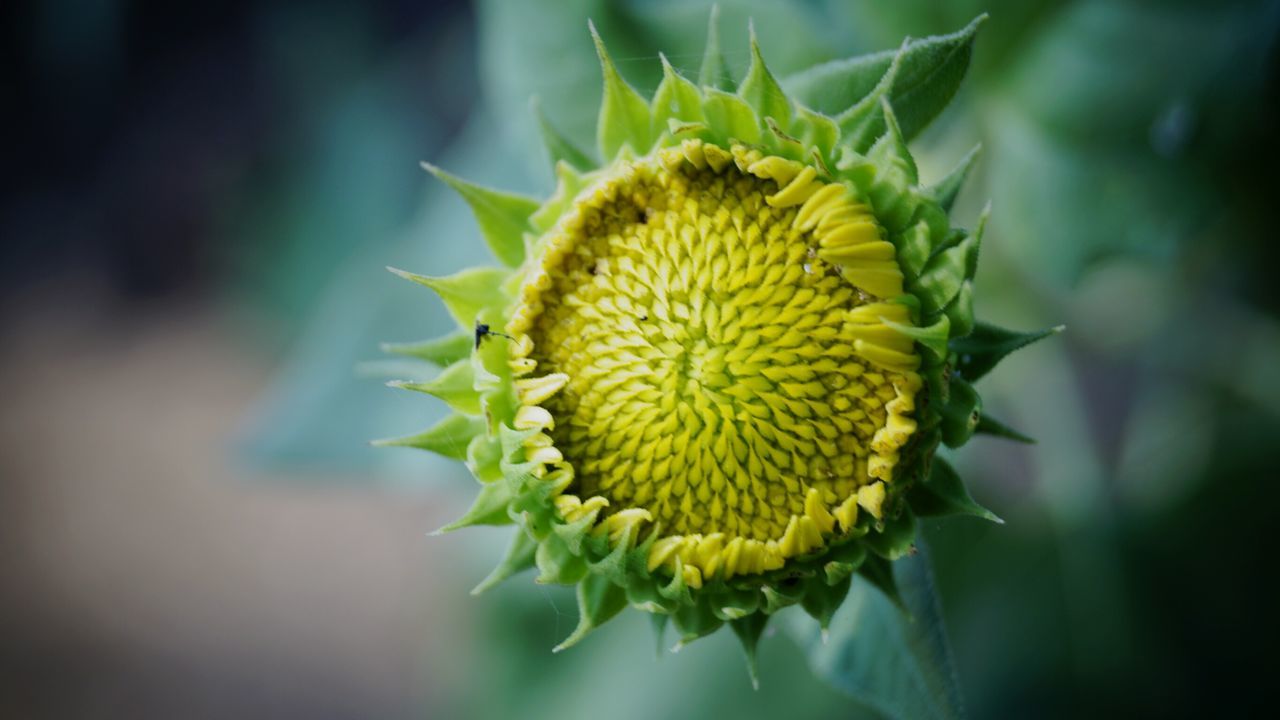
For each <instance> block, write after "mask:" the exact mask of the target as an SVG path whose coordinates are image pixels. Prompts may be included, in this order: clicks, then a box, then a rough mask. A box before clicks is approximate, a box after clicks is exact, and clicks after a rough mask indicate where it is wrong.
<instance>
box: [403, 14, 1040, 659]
mask: <svg viewBox="0 0 1280 720" xmlns="http://www.w3.org/2000/svg"><path fill="white" fill-rule="evenodd" d="M981 20H982V19H981V18H979V19H978V20H976V21H975V22H974V23H973V24H971V25H970V26H969V27H967V28H965V29H964V30H962V31H961V32H959V33H957V34H956V35H955V36H951V40H952V41H955V42H953V43H952V44H953V45H956V46H957V47H962V48H964V50H965V52H966V53H967V52H968V47H969V46H970V44H971V42H972V39H973V36H974V32H975V31H976V29H977V27H978V25H979V24H980V23H981ZM714 28H715V25H714V18H713V23H712V32H711V34H710V37H711V39H712V42H709V43H708V45H709V47H708V52H707V56H706V60H704V65H703V71H702V72H701V73H700V78H699V82H697V83H695V82H693V81H690V80H688V79H686V78H685V77H683V76H682V75H681V74H680V73H679V72H678V71H677V70H676V69H675V68H673V67H672V66H671V65H670V63H668V62H667V61H666V59H665V57H664V58H662V65H663V79H662V81H661V84H660V85H659V86H658V88H657V90H656V92H655V94H654V96H653V97H652V98H651V99H646V98H645V97H644V96H642V95H641V94H640V93H639V92H637V91H636V90H635V89H634V88H632V87H631V86H630V85H628V84H627V83H626V81H625V80H624V79H623V78H622V76H621V75H620V74H619V72H618V70H617V68H616V67H615V66H614V64H613V62H612V60H611V59H610V57H609V54H608V52H607V50H606V48H605V46H604V43H603V42H602V41H601V40H600V37H599V35H597V34H596V32H595V29H594V27H593V28H591V34H592V37H593V38H594V40H595V45H596V50H597V53H598V55H599V58H600V64H601V67H602V69H603V75H604V97H603V101H602V106H601V109H600V116H599V123H598V131H597V136H598V137H597V141H598V150H599V157H600V158H602V159H603V161H602V162H600V163H594V162H592V161H591V160H590V159H589V158H588V156H587V154H586V153H584V152H582V151H580V150H578V149H576V148H575V146H574V145H573V143H572V142H571V141H570V140H569V139H567V138H564V137H562V136H561V135H560V134H559V133H557V132H556V131H555V129H554V128H552V127H551V126H550V124H549V123H547V122H546V120H545V119H544V118H542V117H541V115H539V119H540V122H541V124H542V127H543V131H544V136H545V138H546V140H547V143H546V144H547V146H548V148H549V149H550V151H551V154H552V156H553V158H555V159H556V160H557V162H556V171H557V178H558V182H557V187H556V190H555V192H554V193H553V194H552V196H551V197H550V198H549V199H547V200H545V201H538V200H534V199H531V198H526V197H521V196H518V195H513V194H509V193H504V192H499V191H495V190H491V189H487V188H482V187H479V186H476V185H473V184H471V183H468V182H466V181H463V180H461V179H459V178H457V177H454V176H452V175H450V174H448V173H446V172H444V171H443V170H440V169H439V168H436V167H434V166H430V165H427V166H426V168H427V170H429V171H430V172H431V173H433V174H434V175H436V176H437V177H439V178H440V179H441V180H443V181H444V182H445V183H447V184H448V185H450V186H451V187H452V188H453V189H454V190H456V191H457V192H458V193H460V194H461V196H462V197H463V198H464V199H465V200H466V201H467V202H468V203H469V205H470V206H471V208H472V210H473V211H474V214H475V216H476V219H477V221H478V224H479V228H480V231H481V233H482V234H483V236H484V237H485V239H486V240H487V242H488V244H489V246H490V247H491V249H492V250H493V254H494V255H495V256H496V258H497V260H498V261H499V262H500V263H501V264H502V267H484V268H474V269H469V270H465V271H463V272H461V273H458V274H456V275H452V276H447V277H431V276H423V275H417V274H413V273H408V272H403V271H398V270H397V271H395V272H397V273H398V274H400V275H402V276H404V277H406V278H408V279H410V280H412V281H414V282H417V283H420V284H422V285H425V286H427V287H429V288H431V289H432V290H434V291H435V292H436V293H437V294H438V295H439V296H440V298H441V299H442V300H443V301H444V303H445V305H446V306H447V308H448V310H449V312H450V313H451V314H452V316H453V317H454V318H455V319H456V320H457V322H458V324H459V326H460V328H461V330H460V331H459V332H457V333H454V334H452V335H449V336H447V337H444V338H440V339H436V340H431V341H427V342H422V343H413V344H405V345H395V346H389V349H390V350H392V351H395V352H399V353H403V354H408V355H412V356H415V357H418V358H421V359H425V360H428V361H430V362H433V363H436V364H438V365H440V366H441V367H442V370H441V372H440V373H439V374H438V375H437V376H436V377H435V378H434V379H432V380H430V381H427V382H413V383H410V382H405V383H393V384H394V385H396V386H398V387H403V388H406V389H409V390H415V391H420V392H425V393H429V394H431V395H434V396H436V397H438V398H440V399H442V400H443V401H445V402H447V403H448V404H449V405H450V406H451V407H452V408H453V410H454V411H455V412H454V413H453V414H452V415H450V416H449V417H447V418H446V419H445V420H443V421H441V422H440V423H439V424H437V425H435V426H434V427H432V428H429V429H428V430H426V431H425V432H422V433H419V434H416V435H411V436H407V437H404V438H397V439H393V440H387V441H381V444H385V445H401V446H413V447H419V448H424V449H427V450H432V451H434V452H437V453H440V454H443V455H446V456H449V457H454V458H457V459H460V460H463V461H465V462H466V464H467V467H468V468H469V469H470V470H471V472H472V473H473V474H474V476H475V478H476V479H477V480H478V481H479V483H480V492H479V496H478V498H477V500H476V501H475V504H474V506H473V507H472V508H471V509H470V510H469V511H468V512H467V513H466V515H465V516H464V517H462V518H461V519H459V520H458V521H456V522H454V523H452V524H450V525H449V526H447V527H446V528H444V530H454V529H458V528H462V527H466V526H471V525H515V526H516V530H515V533H514V538H513V541H512V544H511V547H510V549H509V551H508V553H507V555H506V557H505V558H504V559H503V560H502V562H501V563H500V564H499V566H498V567H497V569H495V570H494V571H493V573H492V574H491V575H490V576H489V577H488V578H487V579H485V580H484V582H482V583H481V584H480V586H479V587H477V588H476V592H479V591H482V590H484V589H486V588H488V587H491V586H492V585H494V584H496V583H497V582H499V581H501V580H503V579H506V578H508V577H510V576H512V575H514V574H516V573H518V572H520V571H522V570H526V569H529V568H536V569H537V572H538V575H537V582H541V583H561V584H566V585H575V586H576V587H577V596H578V604H579V610H580V620H579V623H578V625H577V628H576V629H575V630H574V631H573V633H572V634H571V635H570V636H569V637H568V638H567V639H565V640H564V642H562V643H561V644H560V645H559V646H558V647H557V648H556V650H561V649H564V648H567V647H569V646H571V645H573V644H575V643H577V642H578V641H579V640H581V639H582V638H583V637H584V636H585V635H587V634H588V633H589V632H590V631H591V630H593V629H594V628H596V627H598V626H599V625H601V624H602V623H604V622H605V621H607V620H609V619H610V618H612V617H614V616H615V615H616V614H618V613H619V612H620V611H622V610H623V609H624V608H625V607H627V606H628V605H631V606H634V607H636V608H639V609H640V610H643V611H646V612H649V613H653V614H654V615H655V616H656V617H657V618H658V619H659V622H660V623H665V622H666V621H667V620H670V621H671V622H673V623H674V625H675V627H676V629H677V631H678V632H679V635H680V642H681V643H687V642H690V641H692V640H694V639H696V638H699V637H701V636H704V635H707V634H709V633H711V632H714V631H715V630H717V629H718V628H720V627H721V626H722V625H726V624H727V625H729V626H730V628H732V630H733V631H734V632H735V633H736V635H737V636H738V637H739V638H740V640H741V641H742V644H743V646H744V648H745V649H746V652H747V656H748V658H749V660H750V661H751V663H752V666H753V668H754V657H755V647H756V643H757V640H758V638H759V637H760V634H761V631H762V630H763V628H764V627H765V624H766V622H767V621H768V619H769V617H770V616H771V615H772V614H773V613H775V612H777V611H778V610H780V609H782V608H784V607H787V606H790V605H794V604H799V605H800V606H801V607H803V608H804V610H805V611H806V612H808V613H809V614H810V615H812V616H813V617H814V618H816V619H817V621H818V622H819V623H821V624H822V625H823V627H825V626H826V623H827V622H828V621H829V620H830V618H831V616H832V614H833V613H834V612H835V610H836V608H838V607H839V605H840V603H841V602H842V600H843V599H844V597H845V595H846V594H847V593H848V590H849V587H850V584H851V583H852V582H854V580H855V578H858V579H859V581H869V582H872V583H875V584H876V585H878V586H880V587H881V588H882V589H884V590H885V591H886V592H889V593H893V572H892V567H891V564H890V563H891V561H893V560H894V559H896V558H898V557H901V556H902V555H904V554H906V553H910V552H912V550H913V542H914V540H915V537H916V517H917V516H918V515H932V514H944V513H956V512H960V513H969V514H975V515H979V516H982V517H986V518H988V519H996V518H995V516H994V515H992V514H991V513H989V512H988V511H986V510H984V509H983V508H981V507H980V506H978V505H977V504H976V503H975V502H974V501H973V500H972V499H971V498H970V496H969V494H968V492H967V491H966V490H965V488H964V486H963V484H962V483H961V481H960V479H959V478H958V476H957V475H956V473H955V472H954V470H953V469H952V468H951V467H950V466H949V465H948V464H947V463H946V462H945V461H944V460H943V459H942V458H939V457H936V455H935V452H936V450H937V449H938V447H939V445H940V444H945V445H947V446H950V447H956V446H959V445H962V444H964V443H965V442H966V441H968V440H969V438H970V436H972V435H973V434H974V433H975V432H991V433H994V434H999V435H1006V436H1011V437H1020V436H1018V435H1017V433H1015V432H1013V431H1012V430H1009V429H1008V428H1007V427H1005V426H1003V425H1001V424H1000V423H998V422H996V421H994V420H992V419H991V418H989V417H987V416H986V415H985V414H984V413H983V412H982V407H981V400H980V398H979V396H978V393H977V392H976V391H975V390H974V388H973V386H972V384H971V383H972V382H973V381H975V380H977V379H978V378H979V377H981V376H982V375H983V374H985V373H986V372H987V371H988V370H990V369H991V367H992V366H994V365H995V363H996V362H997V361H998V360H999V359H1000V358H1001V357H1003V356H1004V355H1005V354H1007V353H1008V352H1010V351H1012V350H1014V349H1016V348H1017V347H1020V346H1022V345H1025V344H1027V343H1029V342H1031V341H1033V340H1035V339H1038V338H1039V337H1043V336H1044V335H1045V334H1047V333H1032V334H1018V333H1012V332H1009V331H1005V330H1000V329H998V328H995V327H992V326H989V325H984V324H982V323H975V322H974V319H973V278H974V273H975V271H976V268H977V260H978V251H979V247H980V245H981V242H982V232H983V226H984V224H985V220H986V213H985V212H984V213H983V216H982V219H980V220H979V222H978V225H977V228H976V229H975V230H974V231H973V232H968V231H965V230H962V229H959V228H954V227H952V226H951V224H950V222H949V219H948V211H949V209H950V206H951V204H952V202H953V200H954V198H955V196H956V193H957V192H958V189H959V187H960V185H961V182H962V180H963V178H964V176H965V174H966V172H967V171H968V169H969V167H970V166H971V165H972V162H973V159H974V157H975V156H976V153H971V154H970V155H969V157H967V158H966V159H965V160H964V161H962V162H961V163H960V165H959V166H958V167H957V169H956V170H955V171H953V172H952V173H951V174H950V175H949V176H948V177H946V178H944V179H942V180H941V181H940V182H939V183H937V184H936V185H933V186H928V187H926V186H922V185H921V184H920V183H919V179H918V177H917V170H916V165H915V162H914V160H913V159H912V156H911V153H910V152H909V151H908V148H907V142H906V137H905V136H904V133H903V129H902V125H901V123H900V122H899V120H898V118H897V117H896V116H895V98H899V99H902V98H908V100H909V96H910V91H911V89H910V88H909V87H908V88H906V89H904V81H903V80H902V77H903V76H906V75H909V74H912V73H914V75H915V76H919V75H920V74H921V72H922V71H921V69H920V67H918V66H919V65H920V64H921V63H925V64H926V67H925V69H926V70H927V69H928V67H927V63H929V62H935V63H936V62H941V61H940V60H938V58H936V57H933V58H930V56H929V53H927V52H921V51H920V48H922V47H924V48H925V49H926V50H927V49H929V48H932V47H934V46H936V45H937V39H932V40H933V41H934V45H929V44H928V42H929V41H923V43H922V42H921V41H917V42H915V43H912V42H906V43H904V44H903V45H902V47H901V48H900V49H899V50H898V51H897V52H896V53H892V54H891V56H889V57H881V58H879V60H882V61H883V62H882V64H883V65H885V67H883V74H882V75H881V76H880V78H879V80H878V82H875V83H874V84H873V86H872V87H870V88H869V89H868V90H867V91H866V92H865V94H864V95H863V96H862V97H859V98H857V99H856V100H855V101H854V102H852V103H851V104H850V105H849V107H848V108H847V109H845V110H844V111H843V112H840V113H838V114H836V115H834V116H832V115H827V114H823V113H820V112H817V111H814V110H811V109H809V108H806V107H805V106H803V105H802V104H800V103H798V102H796V101H795V100H793V99H791V98H789V97H788V95H787V93H786V92H784V90H783V88H782V86H781V85H780V84H779V83H778V81H777V80H776V79H775V78H774V76H773V74H772V73H771V72H770V71H769V69H768V68H767V66H766V65H765V62H764V59H763V57H762V56H761V53H760V48H759V45H758V43H757V42H756V39H755V36H754V32H753V33H752V37H751V43H750V46H751V63H750V67H749V68H748V70H747V73H746V76H745V78H744V79H743V80H742V81H741V83H739V84H737V86H736V88H734V89H728V88H727V87H725V85H726V84H725V83H723V82H722V81H721V80H720V78H721V77H723V73H722V71H721V70H720V68H722V67H723V65H722V63H721V61H720V60H719V51H718V49H717V48H716V44H715V43H714V37H715V35H714ZM957 38H958V41H957V40H956V39H957ZM944 39H946V38H944ZM935 54H936V53H935ZM921 58H923V59H921ZM964 59H965V61H966V62H967V55H965V58H964ZM877 61H878V60H877V58H876V57H873V58H869V59H867V63H866V64H867V66H868V67H875V63H876V62H877ZM912 63H915V65H912ZM961 72H963V69H962V70H961ZM819 75H821V73H819ZM916 79H918V77H917V78H916ZM949 99H950V95H949V94H948V95H947V96H946V97H945V98H943V100H942V103H941V105H945V103H946V101H947V100H949ZM903 102H906V100H904V101H903ZM941 105H940V106H939V107H937V108H936V110H940V109H941ZM936 110H935V111H934V113H933V114H936ZM919 115H920V113H919V112H916V116H917V117H914V118H913V122H914V123H915V124H917V125H921V124H923V123H922V121H921V118H920V117H918V116H919ZM930 118H931V115H930V116H929V117H926V118H924V120H923V122H927V120H928V119H930ZM916 129H918V128H916ZM753 672H754V670H753Z"/></svg>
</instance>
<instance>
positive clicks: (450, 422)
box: [373, 414, 484, 460]
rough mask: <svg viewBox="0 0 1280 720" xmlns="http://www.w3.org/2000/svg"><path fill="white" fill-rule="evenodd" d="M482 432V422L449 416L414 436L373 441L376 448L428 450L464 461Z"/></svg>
mask: <svg viewBox="0 0 1280 720" xmlns="http://www.w3.org/2000/svg"><path fill="white" fill-rule="evenodd" d="M483 432H484V420H482V419H480V418H478V417H470V416H467V415H457V414H455V415H450V416H448V417H446V418H445V419H443V420H441V421H440V422H438V423H436V424H435V425H432V426H431V427H430V428H428V429H426V430H424V431H422V432H420V433H417V434H415V435H405V436H404V437H398V438H390V439H387V440H375V441H373V444H374V445H375V446H377V447H412V448H418V449H419V450H430V451H431V452H433V453H436V454H437V455H443V456H444V457H447V458H451V459H453V460H466V459H467V447H468V446H469V445H470V444H471V441H472V440H473V439H475V437H476V436H477V435H480V434H482V433H483Z"/></svg>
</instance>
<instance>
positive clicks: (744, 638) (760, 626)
mask: <svg viewBox="0 0 1280 720" xmlns="http://www.w3.org/2000/svg"><path fill="white" fill-rule="evenodd" d="M768 624H769V616H768V615H767V614H765V613H762V612H753V613H751V614H750V615H747V616H745V617H741V618H738V619H736V620H730V621H729V629H730V630H733V634H734V635H735V636H736V637H737V638H738V642H739V643H741V645H742V654H743V655H744V656H745V657H746V659H747V673H748V674H749V675H750V676H751V687H753V688H755V689H756V690H759V689H760V668H759V665H758V663H757V662H756V649H757V648H758V647H759V645H760V636H761V635H763V634H764V628H765V626H766V625H768Z"/></svg>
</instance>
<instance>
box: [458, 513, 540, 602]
mask: <svg viewBox="0 0 1280 720" xmlns="http://www.w3.org/2000/svg"><path fill="white" fill-rule="evenodd" d="M537 550H538V541H537V540H534V539H533V538H532V537H530V536H529V533H527V532H525V531H524V529H523V528H516V533H515V535H514V536H513V537H512V538H511V545H510V546H509V547H508V548H507V554H506V555H505V556H503V558H502V562H500V563H498V567H496V568H494V569H493V572H491V573H489V575H488V577H486V578H485V579H484V580H481V581H480V584H479V585H477V586H475V588H473V589H472V590H471V594H472V595H479V594H480V593H482V592H484V591H486V590H488V589H490V588H492V587H493V586H495V585H497V584H498V583H500V582H502V581H503V580H506V579H507V578H509V577H511V576H512V575H515V574H517V573H522V572H524V571H525V570H528V569H530V568H532V567H533V564H534V562H533V557H534V554H535V553H536V552H537Z"/></svg>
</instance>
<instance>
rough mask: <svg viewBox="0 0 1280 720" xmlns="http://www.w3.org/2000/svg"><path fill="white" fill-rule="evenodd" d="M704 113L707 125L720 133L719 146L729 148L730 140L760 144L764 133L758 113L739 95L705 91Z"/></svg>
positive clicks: (718, 136)
mask: <svg viewBox="0 0 1280 720" xmlns="http://www.w3.org/2000/svg"><path fill="white" fill-rule="evenodd" d="M702 112H703V114H704V115H706V117H707V124H708V125H709V126H710V127H711V128H713V129H714V130H715V131H716V132H717V133H718V134H717V135H716V136H715V139H716V140H717V144H720V145H726V146H727V144H728V143H729V141H730V140H737V141H738V142H741V143H745V144H747V145H756V144H759V142H760V138H761V136H762V132H761V129H760V123H759V120H758V118H757V117H756V111H755V110H752V109H751V106H750V105H748V104H747V102H746V101H745V100H743V99H742V98H740V97H738V96H737V95H734V94H732V93H727V92H725V91H723V90H716V89H714V88H708V89H706V90H704V91H703V97H702Z"/></svg>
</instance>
